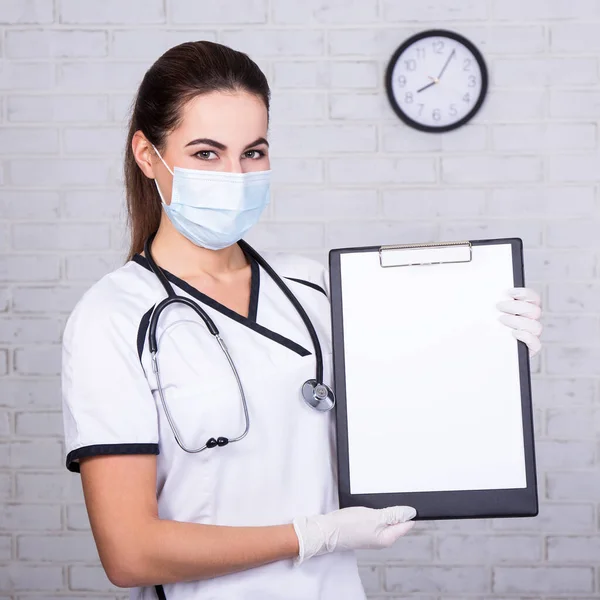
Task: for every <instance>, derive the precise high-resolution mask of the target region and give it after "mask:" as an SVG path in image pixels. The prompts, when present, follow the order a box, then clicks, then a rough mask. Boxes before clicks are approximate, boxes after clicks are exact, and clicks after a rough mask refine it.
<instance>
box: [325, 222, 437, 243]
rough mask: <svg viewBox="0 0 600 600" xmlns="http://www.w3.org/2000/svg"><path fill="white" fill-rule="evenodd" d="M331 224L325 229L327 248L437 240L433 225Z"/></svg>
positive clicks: (388, 223) (400, 223)
mask: <svg viewBox="0 0 600 600" xmlns="http://www.w3.org/2000/svg"><path fill="white" fill-rule="evenodd" d="M365 225H366V222H362V223H353V222H350V221H347V222H343V221H339V222H333V223H330V224H329V225H328V227H327V237H326V240H327V247H329V248H340V247H348V246H371V245H375V244H411V243H418V242H427V241H432V240H435V239H437V233H438V228H437V226H436V225H434V224H420V223H419V224H413V223H403V222H395V223H394V222H393V221H381V220H377V221H372V222H371V223H369V226H368V227H365Z"/></svg>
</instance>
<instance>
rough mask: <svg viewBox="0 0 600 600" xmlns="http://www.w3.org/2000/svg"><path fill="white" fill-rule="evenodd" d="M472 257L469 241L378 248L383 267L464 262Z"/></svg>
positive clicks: (469, 260) (380, 262)
mask: <svg viewBox="0 0 600 600" xmlns="http://www.w3.org/2000/svg"><path fill="white" fill-rule="evenodd" d="M472 259H473V247H472V246H471V242H432V243H430V244H404V245H395V246H381V248H379V264H380V265H381V266H382V267H383V268H387V267H412V266H417V265H444V264H450V263H465V262H471V260H472Z"/></svg>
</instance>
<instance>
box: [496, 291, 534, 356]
mask: <svg viewBox="0 0 600 600" xmlns="http://www.w3.org/2000/svg"><path fill="white" fill-rule="evenodd" d="M507 293H508V295H509V296H510V298H511V299H510V300H504V301H502V302H499V303H498V304H497V307H498V309H499V310H501V311H502V312H503V313H506V314H504V315H502V316H501V317H500V321H502V323H504V324H505V325H506V326H507V327H510V328H511V329H512V330H513V332H512V333H513V335H514V336H515V337H516V338H517V339H518V340H520V341H522V342H524V343H525V344H526V345H527V347H528V348H529V356H535V355H536V354H537V353H538V352H539V351H540V349H541V347H542V344H541V343H540V339H539V338H540V335H541V333H542V325H541V323H540V321H539V318H540V316H541V314H542V309H541V308H540V305H541V300H540V297H539V295H538V294H537V292H534V291H533V290H531V289H529V288H512V289H510V290H508V291H507Z"/></svg>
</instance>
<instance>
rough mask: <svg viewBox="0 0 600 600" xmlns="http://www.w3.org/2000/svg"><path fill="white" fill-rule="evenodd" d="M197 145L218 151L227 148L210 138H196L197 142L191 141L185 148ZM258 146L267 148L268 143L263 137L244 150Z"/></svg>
mask: <svg viewBox="0 0 600 600" xmlns="http://www.w3.org/2000/svg"><path fill="white" fill-rule="evenodd" d="M197 144H206V145H207V146H212V147H213V148H217V149H218V150H227V146H226V145H225V144H221V142H217V141H216V140H211V139H210V138H198V139H197V140H192V141H191V142H188V143H187V144H186V145H185V147H186V148H187V147H188V146H196V145H197ZM259 144H265V145H266V146H267V147H268V146H269V142H267V140H266V139H265V138H263V137H259V138H258V139H256V140H254V141H253V142H252V143H251V144H248V145H247V146H246V147H245V148H244V150H248V148H252V147H253V146H258V145H259Z"/></svg>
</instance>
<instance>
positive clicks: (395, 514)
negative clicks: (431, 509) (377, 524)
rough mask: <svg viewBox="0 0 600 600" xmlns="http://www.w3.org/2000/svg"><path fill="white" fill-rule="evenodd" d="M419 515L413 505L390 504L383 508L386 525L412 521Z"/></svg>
mask: <svg viewBox="0 0 600 600" xmlns="http://www.w3.org/2000/svg"><path fill="white" fill-rule="evenodd" d="M416 515H417V511H416V510H415V509H414V508H413V507H412V506H388V507H387V508H384V509H383V518H384V523H385V524H386V525H396V524H397V523H405V522H406V521H410V520H411V519H413V518H414V517H415V516H416Z"/></svg>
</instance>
